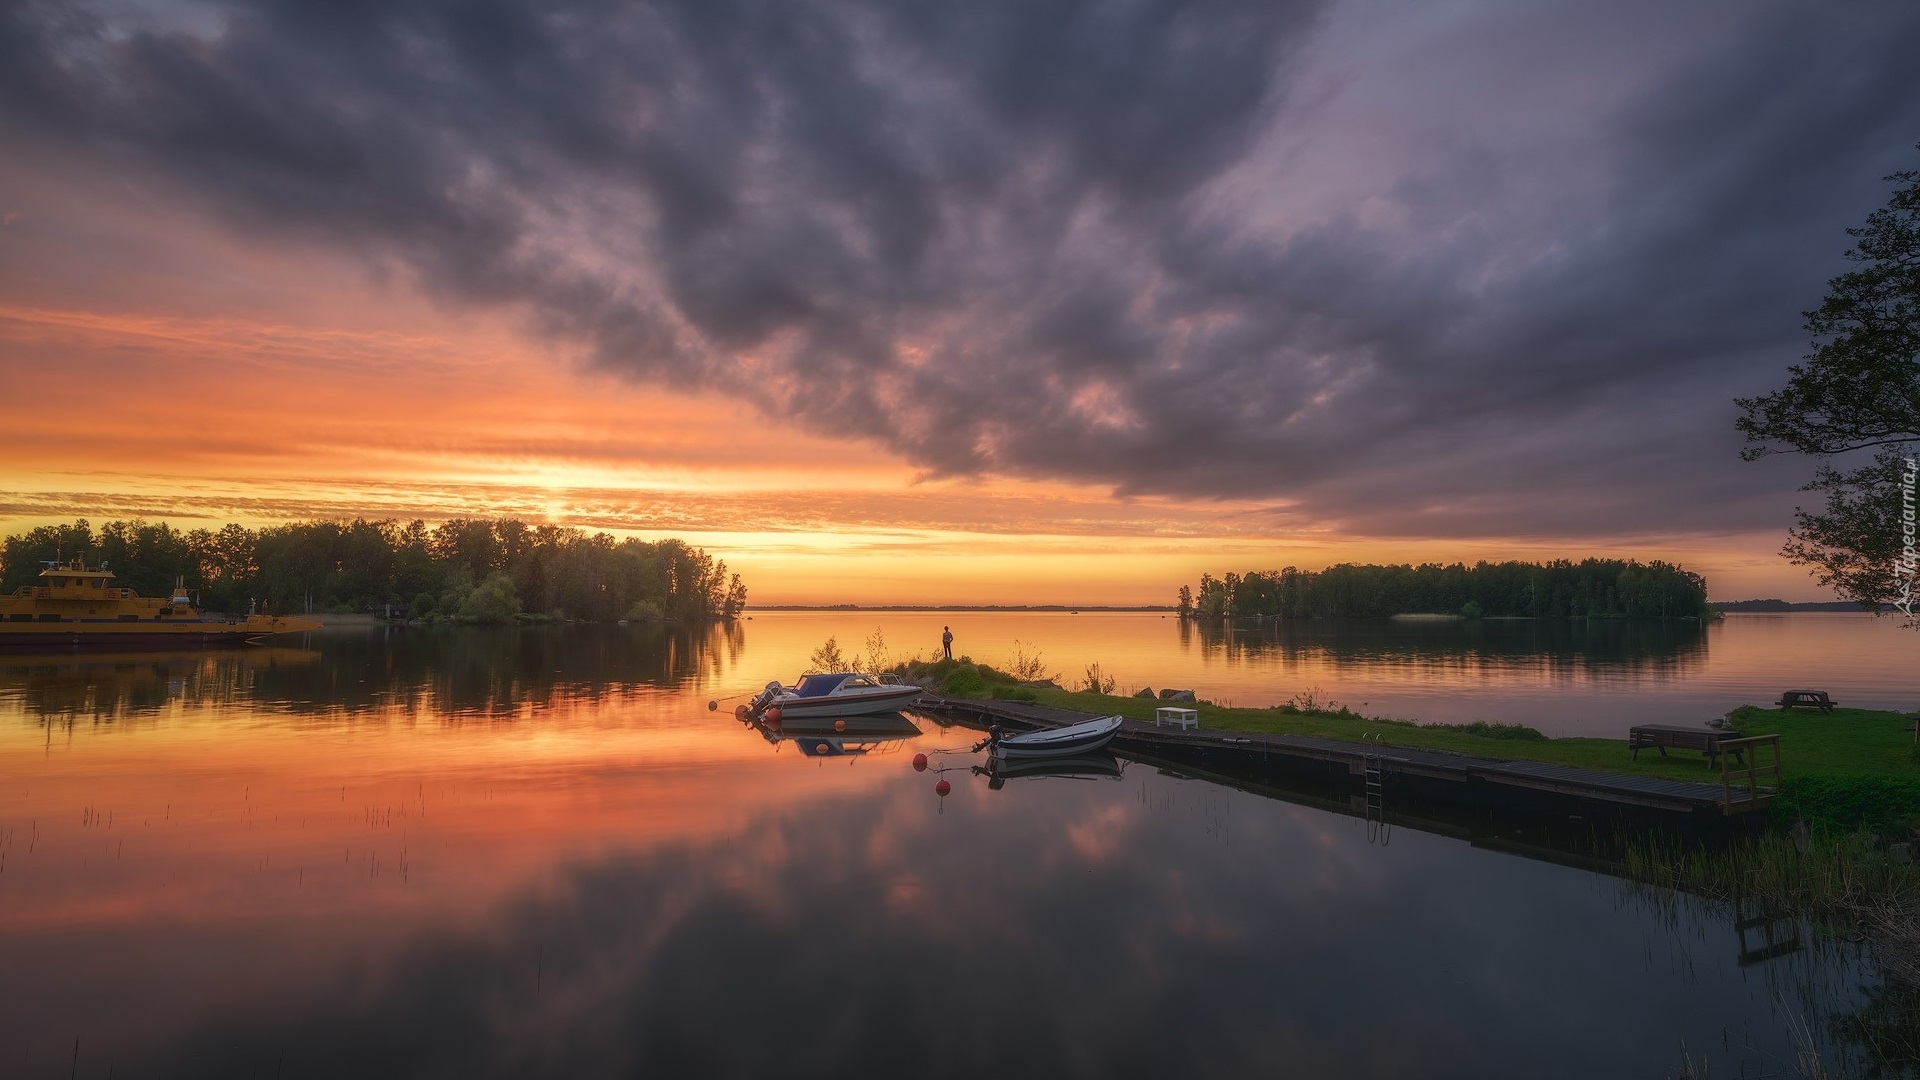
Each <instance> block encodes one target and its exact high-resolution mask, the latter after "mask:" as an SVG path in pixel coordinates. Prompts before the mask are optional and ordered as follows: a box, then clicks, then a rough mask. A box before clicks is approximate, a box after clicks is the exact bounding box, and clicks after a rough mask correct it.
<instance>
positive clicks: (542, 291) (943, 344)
mask: <svg viewBox="0 0 1920 1080" xmlns="http://www.w3.org/2000/svg"><path fill="white" fill-rule="evenodd" d="M1916 54H1920V9H1915V8H1913V7H1912V5H1909V4H1901V3H1893V2H1878V3H1875V2H1869V3H1862V4H1855V5H1848V6H1846V7H1845V8H1844V9H1835V8H1833V7H1831V6H1830V5H1817V4H1813V3H1796V2H1782V3H1760V4H1751V3H1743V4H1713V3H1705V2H1702V3H1693V4H1687V5H1677V6H1676V5H1670V4H1651V3H1648V4H1630V5H1612V6H1608V7H1607V9H1606V10H1605V11H1592V12H1555V13H1544V12H1541V11H1539V10H1537V9H1536V8H1535V7H1534V6H1533V5H1525V4H1520V5H1501V4H1497V3H1485V4H1476V5H1468V6H1465V7H1461V8H1457V9H1448V12H1447V13H1446V14H1445V15H1444V16H1443V15H1442V14H1440V13H1436V12H1428V11H1425V10H1419V11H1408V12H1400V13H1397V14H1396V13H1381V12H1378V11H1374V10H1372V9H1367V8H1364V7H1361V6H1359V5H1338V4H1330V3H1322V2H1317V0H1300V2H1296V3H1289V4H1274V3H1251V2H1249V3H1229V2H1220V3H1178V2H1171V0H1163V2H1155V0H1141V2H1132V3H1116V4H1098V5H1088V4H1077V3H1068V2H1064V0H1062V2H1044V0H1009V2H1005V3H977V4H966V5H953V4H934V3H927V4H905V5H901V4H886V3H878V2H862V0H814V2H808V3H794V4H779V5H765V4H748V3H728V2H710V0H701V2H692V0H688V2H684V3H668V2H661V3H647V4H633V3H614V2H611V0H564V2H557V3H540V4H534V3H529V2H523V0H484V2H478V3H474V2H465V0H462V2H454V0H400V2H393V3H372V4H360V3H339V2H332V0H329V2H324V3H322V2H317V0H316V2H283V3H255V4H229V5H207V6H202V7H194V8H182V9H170V8H153V9H148V10H145V11H143V12H141V17H139V18H135V17H133V16H131V15H129V13H128V10H127V9H123V8H118V7H116V8H113V9H94V10H93V11H92V12H91V13H89V12H88V11H87V10H86V9H84V8H80V7H76V6H75V5H72V4H34V3H28V4H24V5H14V6H12V7H10V8H8V9H7V11H6V12H5V13H4V14H0V117H4V119H0V123H3V124H4V129H5V134H6V136H7V137H8V139H9V140H10V141H11V142H13V143H14V144H15V145H21V146H31V147H34V148H36V149H35V152H36V153H40V154H43V155H45V159H46V160H47V161H48V162H54V161H56V160H58V161H63V162H70V163H71V162H80V163H85V165H86V167H92V168H101V167H110V168H115V169H120V170H124V171H125V173H126V175H127V176H128V177H129V178H130V179H132V180H134V181H135V182H139V183H152V184H163V185H167V186H169V187H170V189H172V190H175V191H177V192H179V197H180V198H182V199H185V200H190V201H192V202H194V203H196V204H198V206H199V207H200V208H202V209H203V210H204V211H206V212H211V213H213V214H216V215H218V216H219V217H221V218H223V219H225V220H227V221H229V222H231V223H233V224H234V225H235V226H237V227H239V228H241V229H245V230H249V231H252V232H257V233H258V234H259V235H261V236H263V237H266V238H270V239H272V240H273V241H275V242H287V241H289V240H295V241H300V242H320V243H325V244H330V245H339V246H343V247H346V248H347V249H349V250H354V251H358V252H363V253H364V254H365V255H366V257H367V258H368V259H369V261H370V262H371V263H372V264H374V265H375V266H377V267H379V268H380V269H381V270H382V271H383V272H393V273H397V274H399V275H402V276H404V277H405V278H407V279H410V280H412V281H415V282H417V283H418V285H419V286H420V287H422V288H424V289H426V290H427V291H429V292H430V293H432V294H434V295H435V296H437V297H439V298H441V299H442V300H443V301H445V302H448V303H451V304H456V305H505V306H511V307H515V308H518V309H520V310H522V311H524V312H525V314H526V316H527V317H528V318H529V320H530V322H531V324H532V325H533V326H534V327H536V328H538V330H540V331H541V332H543V333H546V334H551V335H554V336H555V337H557V338H559V339H561V340H564V341H567V342H571V343H575V344H577V345H579V346H581V347H583V348H584V349H585V351H586V352H587V353H588V354H589V355H590V356H591V358H592V362H594V363H596V364H599V365H603V366H605V367H607V368H610V369H613V370H616V371H619V372H623V373H626V374H629V375H631V376H632V377H635V378H638V379H642V380H651V381H655V382H658V383H661V384H664V385H669V386H679V387H705V388H720V389H723V390H726V391H729V392H733V393H737V394H740V395H743V396H745V397H748V398H750V399H752V400H754V401H755V402H757V403H758V404H759V405H760V406H761V407H762V408H763V409H764V411H765V412H766V413H767V414H768V416H769V417H770V418H771V422H776V423H793V424H797V425H803V426H805V427H807V428H809V429H814V430H821V429H824V430H829V431H836V432H840V433H844V434H846V435H848V436H850V437H855V438H866V439H871V440H875V441H877V442H879V443H881V444H883V445H885V446H887V447H889V448H891V449H893V450H895V451H897V452H899V453H902V454H904V455H906V456H907V457H908V458H910V459H911V460H913V461H916V462H918V463H920V464H922V465H924V466H926V467H927V468H929V469H930V470H933V471H936V472H956V473H965V472H970V471H976V470H985V471H993V472H1000V473H1008V474H1017V475H1027V476H1051V477H1063V478H1069V479H1075V480H1083V481H1094V482H1103V483H1109V484H1112V485H1113V486H1114V487H1115V488H1116V489H1117V490H1118V491H1120V492H1122V493H1129V492H1172V493H1178V494H1186V495H1198V496H1214V495H1219V496H1228V495H1231V496H1240V497H1245V496H1255V497H1262V498H1272V499H1274V500H1276V501H1277V502H1281V503H1284V504H1286V505H1287V506H1289V507H1290V508H1291V509H1290V510H1289V513H1298V514H1303V515H1306V516H1308V517H1311V518H1315V519H1319V520H1323V521H1324V520H1327V519H1336V520H1341V521H1344V522H1346V523H1347V524H1348V525H1349V527H1354V528H1361V529H1365V530H1368V531H1374V532H1382V533H1393V532H1400V531H1406V532H1417V533H1423V534H1448V533H1452V534H1459V535H1472V534H1485V533H1489V532H1491V533H1505V534H1517V533H1525V532H1540V533H1545V534H1552V533H1556V532H1557V533H1562V534H1564V533H1567V532H1583V531H1595V530H1598V531H1608V532H1615V533H1618V532H1631V531H1635V530H1651V531H1671V530H1675V529H1689V528H1728V529H1736V528H1750V527H1755V526H1760V527H1765V526H1766V525H1769V524H1775V523H1777V522H1778V521H1779V517H1778V515H1779V512H1780V505H1779V504H1780V503H1781V501H1782V496H1781V494H1780V492H1781V491H1782V490H1783V488H1782V485H1781V484H1780V478H1781V473H1780V471H1779V470H1771V471H1769V470H1756V469H1754V468H1752V467H1749V466H1743V465H1741V464H1740V463H1739V462H1738V461H1737V457H1736V450H1737V436H1736V435H1735V434H1734V432H1733V430H1732V427H1731V418H1732V413H1733V407H1732V404H1731V399H1732V398H1733V397H1734V396H1736V395H1738V394H1748V393H1753V392H1755V391H1757V390H1764V389H1766V388H1767V387H1768V386H1769V385H1770V383H1771V382H1773V381H1774V380H1776V379H1778V378H1779V377H1780V375H1781V372H1782V371H1783V369H1784V366H1785V365H1786V364H1787V363H1790V362H1791V361H1792V360H1793V359H1795V358H1796V357H1797V356H1798V354H1799V353H1800V352H1801V351H1802V348H1803V345H1804V342H1803V341H1802V334H1801V332H1800V330H1799V327H1798V322H1799V319H1798V315H1797V313H1798V311H1800V310H1801V309H1803V308H1806V307H1810V306H1812V305H1813V304H1814V303H1815V302H1816V301H1817V299H1818V296H1819V293H1820V289H1821V283H1822V281H1823V280H1824V278H1825V277H1827V276H1829V275H1830V274H1832V273H1833V272H1835V271H1836V270H1837V269H1838V267H1839V266H1840V265H1841V262H1840V258H1839V255H1840V252H1841V250H1842V249H1844V247H1845V246H1846V240H1845V237H1844V234H1843V231H1842V230H1843V229H1844V228H1845V227H1846V226H1847V225H1849V224H1852V223H1854V222H1856V221H1858V220H1859V219H1860V218H1861V217H1863V216H1864V215H1865V213H1866V212H1868V211H1869V210H1871V209H1872V208H1873V207H1874V206H1876V205H1878V204H1879V202H1880V201H1882V199H1883V198H1884V188H1883V186H1882V185H1881V184H1880V180H1879V178H1880V177H1881V175H1883V174H1884V173H1886V172H1888V171H1890V170H1892V169H1893V168H1897V167H1901V166H1903V165H1907V164H1911V161H1912V158H1913V151H1912V146H1913V143H1914V142H1915V141H1916V140H1917V139H1920V92H1916V89H1915V84H1914V82H1913V80H1912V78H1911V77H1910V74H1908V70H1907V69H1908V68H1909V67H1910V64H1909V61H1910V58H1911V57H1912V56H1913V55H1916ZM48 167H49V168H52V167H55V166H53V165H51V164H50V165H49V166H48ZM62 167H80V166H78V165H72V164H69V165H67V166H62ZM1791 486H1792V485H1791V484H1790V483H1789V484H1787V485H1785V487H1786V488H1790V487H1791ZM1549 507H1550V509H1549Z"/></svg>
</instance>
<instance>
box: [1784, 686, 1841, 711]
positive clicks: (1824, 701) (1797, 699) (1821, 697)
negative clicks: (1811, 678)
mask: <svg viewBox="0 0 1920 1080" xmlns="http://www.w3.org/2000/svg"><path fill="white" fill-rule="evenodd" d="M1796 705H1808V706H1811V707H1813V708H1816V709H1819V710H1820V711H1821V712H1832V711H1833V699H1832V698H1830V697H1828V696H1827V692H1826V691H1825V690H1789V691H1787V692H1786V693H1784V694H1781V695H1780V707H1781V708H1783V709H1791V708H1793V707H1794V706H1796Z"/></svg>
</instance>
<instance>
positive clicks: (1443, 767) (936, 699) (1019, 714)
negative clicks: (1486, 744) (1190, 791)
mask: <svg viewBox="0 0 1920 1080" xmlns="http://www.w3.org/2000/svg"><path fill="white" fill-rule="evenodd" d="M915 707H916V708H921V709H928V710H935V711H941V712H946V713H950V714H954V715H957V716H964V717H969V718H971V719H973V720H974V721H975V722H978V723H980V724H982V725H985V724H995V723H997V724H1001V725H1003V726H1005V727H1009V728H1016V729H1021V730H1029V729H1039V728H1051V727H1060V726H1064V725H1066V724H1075V723H1079V722H1081V721H1083V720H1087V719H1090V718H1091V717H1090V715H1089V714H1087V713H1082V712H1074V711H1071V710H1067V709H1054V708H1049V707H1046V706H1042V705H1034V704H1029V703H1026V702H1015V701H975V700H971V699H964V698H947V697H942V696H939V695H934V694H928V695H926V696H923V697H922V698H920V699H918V701H917V702H916V703H915ZM1113 747H1114V749H1115V750H1118V751H1120V752H1122V753H1125V754H1129V755H1132V756H1138V757H1145V758H1150V759H1153V760H1155V761H1158V762H1165V763H1169V764H1173V765H1176V766H1177V765H1181V764H1188V765H1194V766H1198V767H1201V768H1206V769H1214V770H1225V771H1232V772H1238V773H1251V774H1260V773H1271V774H1276V775H1292V776H1296V777H1300V776H1304V777H1310V778H1319V779H1322V780H1325V781H1328V782H1329V783H1330V784H1331V785H1332V786H1333V787H1335V788H1343V787H1344V788H1357V789H1364V790H1365V791H1366V792H1367V793H1368V797H1369V798H1374V797H1376V796H1382V795H1389V794H1390V795H1391V796H1394V797H1397V798H1400V799H1413V800H1423V801H1432V802H1436V803H1440V804H1445V805H1451V806H1456V807H1468V808H1473V809H1480V810H1488V811H1506V812H1513V811H1522V812H1534V813H1545V814H1552V815H1562V814H1564V815H1565V816H1566V817H1569V818H1574V819H1580V820H1592V821H1599V820H1602V819H1605V818H1609V817H1621V816H1627V817H1635V818H1642V819H1645V818H1652V819H1655V820H1659V821H1664V822H1667V823H1670V824H1676V825H1678V824H1687V825H1708V824H1710V823H1711V824H1713V825H1715V826H1720V825H1724V824H1726V823H1728V822H1730V821H1731V820H1732V819H1735V818H1750V817H1751V818H1757V814H1756V812H1757V811H1762V810H1765V809H1766V807H1767V805H1768V803H1770V802H1771V801H1772V798H1773V794H1774V792H1773V789H1771V788H1766V787H1759V786H1757V785H1756V786H1755V787H1753V788H1741V787H1738V786H1736V787H1733V788H1731V789H1729V788H1728V787H1726V786H1725V785H1724V784H1723V783H1722V782H1720V781H1722V780H1723V777H1722V776H1721V775H1720V774H1719V773H1717V772H1716V774H1715V776H1714V780H1715V781H1716V782H1714V783H1707V782H1692V781H1686V780H1669V779H1665V778H1662V777H1651V776H1630V775H1625V774H1621V773H1609V772H1598V771H1595V770H1592V769H1578V768H1574V767H1572V766H1567V765H1554V764H1549V763H1547V762H1540V761H1509V760H1503V759H1499V758H1485V757H1476V756H1473V755H1469V754H1458V753H1453V752H1451V751H1446V750H1425V749H1418V748H1414V747H1404V746H1390V745H1385V744H1378V743H1365V742H1348V741H1345V740H1341V739H1326V738H1317V737H1314V736H1308V735H1271V734H1263V733H1258V732H1242V731H1222V730H1218V729H1210V728H1171V727H1155V726H1154V725H1153V724H1150V723H1145V722H1142V721H1136V720H1128V721H1127V722H1126V723H1125V724H1124V725H1123V726H1122V727H1121V729H1120V733H1119V734H1118V735H1117V736H1115V737H1114V742H1113ZM1625 752H1626V751H1625V749H1624V747H1623V749H1622V753H1623V754H1624V753H1625Z"/></svg>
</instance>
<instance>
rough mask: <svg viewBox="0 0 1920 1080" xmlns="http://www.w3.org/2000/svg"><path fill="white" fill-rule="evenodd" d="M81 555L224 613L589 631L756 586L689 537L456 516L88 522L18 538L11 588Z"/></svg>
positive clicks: (723, 611) (686, 610) (708, 605)
mask: <svg viewBox="0 0 1920 1080" xmlns="http://www.w3.org/2000/svg"><path fill="white" fill-rule="evenodd" d="M75 555H83V556H85V557H86V559H87V561H88V562H89V563H93V564H100V563H105V564H106V565H107V568H108V569H110V570H112V571H113V572H114V575H115V584H117V585H121V586H124V587H127V588H132V589H135V590H137V591H139V592H140V593H142V594H144V595H149V596H151V595H163V594H165V593H166V592H167V591H169V590H170V589H172V588H173V585H174V582H175V581H176V580H178V581H183V582H184V583H185V584H186V586H187V587H188V588H189V589H191V590H193V591H195V592H196V593H199V594H200V596H201V598H202V600H203V602H204V603H205V604H206V606H207V607H209V608H211V609H213V610H216V611H236V612H237V611H245V610H246V609H247V608H248V607H249V605H250V604H252V603H253V602H254V601H256V600H257V601H261V602H264V603H265V604H266V605H267V606H268V607H269V609H270V610H274V611H313V610H338V609H342V608H344V609H346V610H355V611H360V610H383V609H388V608H391V609H393V610H395V611H397V612H404V613H406V614H410V615H413V616H416V617H419V616H424V615H429V614H439V615H447V616H458V617H462V618H468V619H473V620H476V621H487V622H499V621H505V620H507V619H511V618H512V617H513V616H514V615H515V614H516V613H518V612H520V611H522V610H528V611H536V612H542V613H546V614H552V615H563V616H571V617H573V618H579V619H587V620H591V621H607V622H610V621H613V620H616V619H621V618H627V617H629V616H632V615H635V614H636V613H637V614H638V617H641V618H647V619H658V620H667V621H693V620H701V619H712V618H727V619H731V618H734V617H735V616H737V615H739V614H740V612H741V610H742V609H743V608H744V607H745V606H746V600H747V589H746V585H745V584H744V583H742V582H741V580H740V575H738V574H729V573H728V572H727V564H726V563H725V562H720V561H716V560H715V559H713V557H712V556H710V555H708V554H707V553H706V552H704V551H702V550H700V549H699V548H695V547H692V546H690V545H688V544H687V543H685V542H684V541H680V540H662V541H660V542H658V543H647V542H645V541H641V540H616V539H614V538H613V537H612V536H610V535H608V534H606V533H593V534H588V533H585V532H583V531H581V530H579V529H571V528H561V527H558V526H554V525H537V526H528V525H527V524H525V523H524V522H520V521H514V520H500V521H490V520H484V519H479V518H455V519H453V520H450V521H445V522H442V523H441V524H439V525H437V526H434V527H433V528H428V527H427V525H426V523H425V522H422V521H411V522H407V523H405V524H401V523H400V522H397V521H391V520H383V521H367V520H364V519H356V520H353V521H303V522H294V523H291V524H287V525H277V526H270V527H268V528H264V529H260V530H258V531H255V530H252V529H247V528H244V527H242V526H240V525H227V526H225V527H224V528H222V529H220V530H218V531H217V532H216V531H209V530H206V529H195V530H193V531H191V532H181V531H179V530H177V529H175V528H173V527H172V526H170V525H167V524H166V523H164V522H160V523H150V522H145V521H139V520H135V521H114V522H109V523H108V524H107V525H106V526H104V527H103V528H101V529H99V530H98V531H95V530H94V529H93V527H92V526H91V525H90V524H89V523H88V522H87V521H85V520H84V519H83V520H80V521H76V522H74V523H73V524H72V525H49V526H42V527H41V528H37V529H34V530H32V531H30V532H26V533H21V534H16V535H13V536H9V537H7V538H6V541H5V544H4V547H0V588H4V589H5V590H6V591H9V592H10V591H12V590H14V589H17V588H19V587H20V586H21V585H25V584H27V583H29V582H30V581H32V580H33V579H34V578H35V576H36V575H38V573H39V572H40V569H41V567H42V564H43V563H44V562H45V561H47V560H51V559H55V558H62V557H65V558H72V557H73V556H75Z"/></svg>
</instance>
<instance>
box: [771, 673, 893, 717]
mask: <svg viewBox="0 0 1920 1080" xmlns="http://www.w3.org/2000/svg"><path fill="white" fill-rule="evenodd" d="M921 693H922V691H921V689H920V688H919V687H918V686H914V685H913V684H912V683H903V682H900V681H899V680H898V679H897V678H893V677H891V676H885V675H863V674H861V673H860V672H857V671H831V672H822V673H817V674H813V675H802V676H800V681H799V682H797V683H795V684H794V685H792V686H782V685H780V684H779V683H777V682H770V683H768V684H767V685H766V688H765V689H764V690H761V691H760V693H758V694H756V695H754V698H753V701H752V702H751V703H750V704H749V705H748V706H747V712H748V713H749V714H751V715H753V716H774V715H778V716H779V717H780V718H781V719H783V720H794V719H803V718H806V717H833V716H866V715H868V714H870V713H882V712H892V711H894V710H895V709H898V708H899V707H900V706H902V705H905V704H906V703H907V702H909V701H912V700H913V699H914V698H917V697H919V696H920V694H921ZM775 709H778V710H780V711H779V712H778V713H777V714H776V713H774V712H773V710H775Z"/></svg>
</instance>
